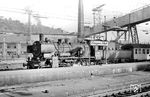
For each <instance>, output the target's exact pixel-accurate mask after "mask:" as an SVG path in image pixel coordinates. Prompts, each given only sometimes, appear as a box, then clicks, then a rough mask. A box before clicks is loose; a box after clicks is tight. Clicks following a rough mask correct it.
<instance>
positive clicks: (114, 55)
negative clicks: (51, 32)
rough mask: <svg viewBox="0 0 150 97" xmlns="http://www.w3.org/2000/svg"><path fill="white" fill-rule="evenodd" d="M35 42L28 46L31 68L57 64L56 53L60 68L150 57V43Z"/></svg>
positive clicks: (28, 61)
mask: <svg viewBox="0 0 150 97" xmlns="http://www.w3.org/2000/svg"><path fill="white" fill-rule="evenodd" d="M43 40H44V39H41V37H40V41H35V42H34V43H33V44H32V45H28V46H27V52H28V53H32V57H28V59H27V63H26V64H23V65H24V66H27V68H28V69H34V68H41V67H53V65H52V63H53V60H52V58H53V56H57V57H58V60H59V61H58V62H59V63H58V64H59V66H58V67H66V66H72V65H73V64H74V63H77V62H80V64H81V65H88V64H91V63H93V64H102V63H105V62H106V61H107V62H110V63H118V62H131V61H141V60H150V53H149V52H150V45H149V44H125V45H122V46H121V47H120V45H119V46H116V45H117V44H116V43H114V42H109V43H108V46H107V48H106V46H100V45H95V46H91V45H90V42H89V41H87V42H81V43H70V42H69V43H67V42H61V41H58V42H52V41H48V40H47V39H45V41H43Z"/></svg>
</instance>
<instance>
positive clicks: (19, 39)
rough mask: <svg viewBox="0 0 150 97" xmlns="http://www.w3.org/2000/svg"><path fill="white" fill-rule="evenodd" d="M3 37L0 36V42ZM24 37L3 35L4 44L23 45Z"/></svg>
mask: <svg viewBox="0 0 150 97" xmlns="http://www.w3.org/2000/svg"><path fill="white" fill-rule="evenodd" d="M3 39H4V36H3V35H2V34H1V35H0V42H3ZM26 40H27V39H26V36H24V35H21V34H20V35H19V34H17V35H16V34H6V35H5V42H7V43H19V42H21V43H25V42H26Z"/></svg>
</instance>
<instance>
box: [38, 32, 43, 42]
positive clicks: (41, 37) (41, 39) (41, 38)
mask: <svg viewBox="0 0 150 97" xmlns="http://www.w3.org/2000/svg"><path fill="white" fill-rule="evenodd" d="M39 39H40V41H41V42H43V41H44V34H42V33H41V34H40V35H39Z"/></svg>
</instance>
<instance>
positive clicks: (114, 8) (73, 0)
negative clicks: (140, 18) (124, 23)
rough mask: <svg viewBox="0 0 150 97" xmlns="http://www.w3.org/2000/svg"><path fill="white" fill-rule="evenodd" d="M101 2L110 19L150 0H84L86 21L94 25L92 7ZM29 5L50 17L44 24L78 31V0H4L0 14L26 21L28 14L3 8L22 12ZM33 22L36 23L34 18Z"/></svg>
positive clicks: (43, 20)
mask: <svg viewBox="0 0 150 97" xmlns="http://www.w3.org/2000/svg"><path fill="white" fill-rule="evenodd" d="M101 4H105V6H104V7H103V8H102V9H103V10H102V16H107V19H109V18H112V17H114V16H119V15H123V14H125V13H129V12H130V11H132V10H134V9H137V8H139V7H142V6H144V5H147V4H150V0H83V6H84V17H85V23H90V24H88V25H92V23H93V20H92V19H93V17H92V9H93V8H95V7H97V6H99V5H101ZM28 7H29V8H30V9H32V10H33V11H34V12H36V13H39V14H40V15H41V16H46V17H48V19H41V21H42V24H43V25H46V26H50V27H54V28H62V29H64V30H66V31H70V32H76V31H77V13H78V0H2V1H1V3H0V16H4V17H7V18H8V17H11V18H12V19H17V20H21V21H22V22H24V23H26V22H27V15H25V14H20V13H12V12H6V11H2V10H4V9H5V10H13V11H20V12H22V11H21V10H19V9H25V8H28ZM32 23H36V21H35V19H34V18H32Z"/></svg>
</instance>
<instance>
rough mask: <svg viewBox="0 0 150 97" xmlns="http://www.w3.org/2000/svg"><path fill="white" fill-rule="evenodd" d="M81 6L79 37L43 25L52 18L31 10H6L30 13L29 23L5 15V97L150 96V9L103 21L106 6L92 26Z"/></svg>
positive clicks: (1, 77) (0, 44) (0, 38)
mask: <svg viewBox="0 0 150 97" xmlns="http://www.w3.org/2000/svg"><path fill="white" fill-rule="evenodd" d="M26 1H28V0H26ZM31 1H32V0H31ZM39 1H40V0H39ZM52 1H54V0H52ZM77 1H79V2H78V4H79V5H78V17H77V22H78V25H77V26H78V27H77V31H76V30H75V32H74V31H73V32H67V31H65V30H62V29H61V28H56V29H55V28H53V27H48V26H44V25H42V23H41V21H40V18H45V19H48V18H50V17H45V16H40V15H39V14H37V13H36V14H35V12H34V11H32V10H31V9H30V7H29V8H28V7H27V8H25V9H22V8H21V10H22V11H21V10H20V11H18V12H17V11H9V10H2V11H5V12H6V11H7V12H13V13H14V12H15V13H16V12H17V13H21V14H27V15H28V23H25V24H24V23H21V22H20V21H18V20H12V19H11V18H9V19H4V18H3V16H0V33H1V34H0V97H150V43H149V41H150V40H146V37H147V36H148V34H150V32H149V31H148V30H149V29H148V26H147V27H146V26H145V25H149V20H150V5H146V6H143V7H142V8H139V9H136V10H133V11H130V13H127V14H122V15H121V16H115V17H113V18H112V19H107V18H106V16H105V15H104V17H101V16H102V15H101V12H103V11H102V7H104V6H105V4H102V5H100V6H98V7H96V8H93V9H92V12H93V23H87V24H90V25H88V26H87V24H86V21H84V20H86V19H85V18H84V10H83V9H84V8H83V1H82V0H77ZM42 2H43V1H42ZM42 2H40V3H42ZM59 2H60V1H59ZM85 2H87V1H86V0H85ZM89 2H90V1H89ZM93 2H95V1H93ZM57 3H58V2H57ZM65 3H66V2H65ZM68 3H69V2H68ZM70 3H71V2H70ZM113 3H117V2H113ZM134 3H135V2H134ZM47 4H48V6H51V5H50V4H53V3H47ZM61 5H63V4H61ZM68 5H69V6H70V4H68ZM74 5H75V4H74ZM122 5H123V4H122ZM124 5H125V4H124ZM94 6H95V5H94ZM115 6H116V5H115ZM38 7H39V6H38ZM45 7H46V6H45ZM56 7H58V9H59V12H63V11H60V9H61V8H63V7H61V8H59V6H58V5H56ZM66 8H67V9H70V10H72V8H73V7H72V6H70V7H67V6H66ZM91 8H92V7H91ZM110 8H111V7H110ZM125 8H127V7H125ZM51 9H55V8H51ZM112 9H113V8H112ZM118 9H119V7H118ZM11 10H14V9H13V8H12V9H11ZM15 10H17V9H15ZM0 11H1V8H0ZM48 11H49V10H48ZM37 12H38V11H37ZM57 12H58V11H57ZM66 12H67V11H66ZM85 12H86V11H85ZM63 13H65V12H63ZM69 13H71V11H70V12H69ZM112 13H114V12H113V11H112ZM71 14H73V13H71ZM68 15H69V14H68ZM85 15H86V14H85ZM106 15H107V14H106ZM10 16H11V15H10ZM52 17H53V16H52ZM86 17H87V16H86ZM108 17H109V16H108ZM32 18H33V19H35V20H36V21H37V24H34V23H33V24H32V23H31V21H32ZM54 18H56V19H57V18H58V17H57V16H55V15H54ZM66 18H67V17H65V18H62V17H61V19H62V20H63V21H64V20H66ZM101 19H104V20H101ZM54 20H55V19H54ZM70 20H72V19H70ZM75 20H76V19H75ZM88 20H90V19H88ZM47 22H48V21H47ZM51 22H52V21H50V23H51ZM58 23H61V21H58ZM144 23H145V25H144ZM70 24H71V23H70ZM70 24H69V25H70ZM85 24H86V25H85ZM91 24H92V25H91ZM52 25H53V24H52ZM64 25H66V23H65V22H64ZM139 25H142V26H141V28H142V27H143V29H142V30H141V29H139V28H140V26H139ZM1 26H2V27H1ZM54 26H55V25H54ZM66 26H67V25H66ZM68 27H69V26H68ZM138 27H139V28H138ZM144 27H145V28H146V29H145V28H144ZM14 28H15V29H14ZM73 28H74V27H73ZM18 29H19V30H18ZM44 29H45V30H44ZM142 31H143V32H142ZM114 33H115V34H116V35H115V34H114ZM143 34H144V35H145V34H146V35H147V36H146V35H145V36H144V35H143ZM141 37H142V39H140V38H141ZM109 38H110V39H109ZM141 40H142V42H141ZM143 41H147V43H146V42H143Z"/></svg>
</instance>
